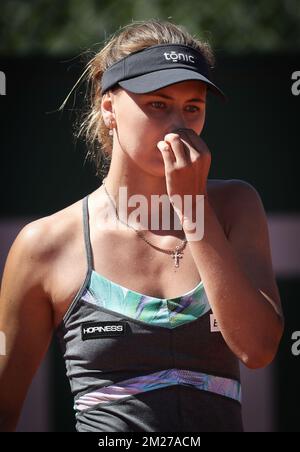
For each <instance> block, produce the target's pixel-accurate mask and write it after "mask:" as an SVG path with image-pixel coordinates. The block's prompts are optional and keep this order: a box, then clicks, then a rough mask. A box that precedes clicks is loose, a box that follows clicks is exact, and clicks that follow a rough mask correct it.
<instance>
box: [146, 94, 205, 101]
mask: <svg viewBox="0 0 300 452" xmlns="http://www.w3.org/2000/svg"><path fill="white" fill-rule="evenodd" d="M148 96H157V97H163V98H164V99H171V100H174V99H173V97H170V96H167V95H166V94H159V93H148ZM187 102H205V100H204V99H199V98H193V99H189V100H187Z"/></svg>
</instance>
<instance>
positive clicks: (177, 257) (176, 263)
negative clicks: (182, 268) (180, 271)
mask: <svg viewBox="0 0 300 452" xmlns="http://www.w3.org/2000/svg"><path fill="white" fill-rule="evenodd" d="M182 256H183V254H182V253H180V252H179V251H177V250H176V251H173V256H172V257H173V259H175V267H179V261H178V259H179V258H180V259H181V258H182Z"/></svg>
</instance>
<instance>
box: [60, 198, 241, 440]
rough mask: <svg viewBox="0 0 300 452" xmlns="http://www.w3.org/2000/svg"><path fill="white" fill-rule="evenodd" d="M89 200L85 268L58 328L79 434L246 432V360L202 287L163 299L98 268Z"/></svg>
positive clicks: (85, 202) (85, 219)
mask: <svg viewBox="0 0 300 452" xmlns="http://www.w3.org/2000/svg"><path fill="white" fill-rule="evenodd" d="M82 206H83V237H84V241H85V248H86V258H87V272H86V275H85V279H84V281H83V283H82V285H81V287H80V289H79V290H78V292H77V294H76V296H75V297H74V300H73V301H72V303H71V305H70V307H69V309H68V310H67V312H66V314H65V316H64V318H63V320H62V322H61V323H60V325H59V326H58V328H57V331H56V332H57V335H58V337H59V340H60V344H61V349H62V353H63V356H64V359H65V363H66V371H67V376H68V378H69V381H70V386H71V391H72V393H73V396H74V409H75V416H76V429H77V431H82V432H84V431H86V432H88V431H90V432H92V431H94V432H136V431H140V432H205V431H207V432H208V431H209V432H212V431H215V432H219V431H243V427H242V416H241V388H240V374H239V361H238V359H237V357H236V356H235V355H234V354H233V353H232V352H231V350H230V349H229V348H228V346H227V344H226V343H225V341H224V339H223V337H222V334H221V332H220V331H219V330H218V327H217V325H216V322H215V319H214V316H213V313H212V310H211V307H210V305H209V301H208V298H207V296H206V293H205V288H204V285H203V283H202V282H200V283H199V284H198V285H197V286H196V287H195V288H194V289H192V290H191V291H189V292H187V293H185V294H183V295H182V296H180V297H176V298H168V299H160V298H156V297H151V296H148V295H146V294H142V293H139V292H136V291H133V290H130V289H128V288H127V287H124V286H121V285H120V284H117V283H115V282H114V281H112V280H109V279H108V278H106V277H104V276H103V275H101V274H99V273H98V272H96V271H95V270H94V268H93V252H92V246H91V241H90V233H89V212H88V196H86V197H85V198H84V199H83V204H82ZM112 252H114V250H113V249H112Z"/></svg>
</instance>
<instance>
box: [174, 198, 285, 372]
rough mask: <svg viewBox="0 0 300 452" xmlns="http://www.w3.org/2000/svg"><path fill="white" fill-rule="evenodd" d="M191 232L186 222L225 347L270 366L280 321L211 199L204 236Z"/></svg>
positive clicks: (247, 359) (206, 207)
mask: <svg viewBox="0 0 300 452" xmlns="http://www.w3.org/2000/svg"><path fill="white" fill-rule="evenodd" d="M190 228H191V222H190V221H189V220H185V221H184V222H183V229H184V231H185V232H186V233H187V237H188V241H189V247H190V250H191V254H192V256H193V258H194V261H195V264H196V266H197V268H198V271H199V274H200V275H201V278H202V280H203V284H204V288H205V291H206V294H207V297H208V300H209V303H210V305H211V308H212V310H213V312H214V315H215V317H216V319H217V322H218V326H219V328H220V331H221V332H222V335H223V337H224V339H225V341H226V343H227V344H228V346H229V347H230V348H231V350H232V351H233V352H234V353H235V354H236V355H237V356H238V357H239V359H241V360H242V361H243V362H244V363H245V364H246V365H248V366H249V367H262V366H265V365H267V364H268V363H269V362H270V361H271V360H272V359H273V357H274V354H275V352H276V350H277V347H278V343H279V340H280V337H281V334H282V319H281V318H280V316H279V315H278V314H277V313H276V312H275V310H274V308H273V307H272V305H271V304H270V303H269V302H268V301H266V299H265V298H264V296H263V295H262V294H261V293H260V292H259V290H258V288H256V287H254V285H253V284H252V282H251V280H250V279H249V278H248V277H247V275H246V273H245V272H244V271H243V268H242V267H241V265H240V264H239V262H238V259H237V256H236V254H235V253H234V250H233V248H232V246H231V244H230V242H229V241H228V239H227V237H226V236H225V234H224V231H223V228H222V227H221V225H220V223H219V221H218V218H217V216H216V214H215V212H214V210H213V208H212V206H211V205H210V204H209V201H208V199H207V198H205V202H204V235H203V238H202V239H201V240H189V235H188V234H189V232H190V230H191V229H190ZM190 237H191V236H190Z"/></svg>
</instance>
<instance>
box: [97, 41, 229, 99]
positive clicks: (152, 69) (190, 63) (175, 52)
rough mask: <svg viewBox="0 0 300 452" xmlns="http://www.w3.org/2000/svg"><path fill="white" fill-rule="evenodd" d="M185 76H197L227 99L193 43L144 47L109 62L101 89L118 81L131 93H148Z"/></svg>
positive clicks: (179, 80) (213, 90)
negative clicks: (188, 44) (189, 44)
mask: <svg viewBox="0 0 300 452" xmlns="http://www.w3.org/2000/svg"><path fill="white" fill-rule="evenodd" d="M185 80H200V81H201V82H204V83H205V84H206V85H207V88H208V89H209V90H210V91H211V92H212V93H214V94H216V95H218V96H220V97H221V98H222V99H223V100H227V98H226V96H225V94H224V93H223V92H222V91H221V90H220V88H218V87H217V86H216V85H215V84H214V83H212V82H211V80H210V79H209V67H208V65H207V62H206V60H205V58H204V56H203V55H202V54H201V53H200V52H199V51H197V50H196V49H194V48H193V47H190V46H186V45H178V44H158V45H155V46H151V47H147V48H145V49H142V50H139V51H138V52H134V53H131V54H130V55H128V56H126V57H124V58H122V59H121V60H119V61H117V62H116V63H114V64H112V65H111V66H110V67H109V68H108V69H107V70H106V71H105V72H104V74H103V77H102V91H101V93H102V94H104V93H105V92H106V91H108V90H109V89H111V88H113V87H114V86H115V85H117V84H118V85H120V86H121V87H122V88H124V89H126V90H128V91H130V92H132V93H136V94H142V93H149V92H151V91H156V90H158V89H160V88H164V87H165V86H169V85H172V84H173V83H179V82H182V81H185Z"/></svg>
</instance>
